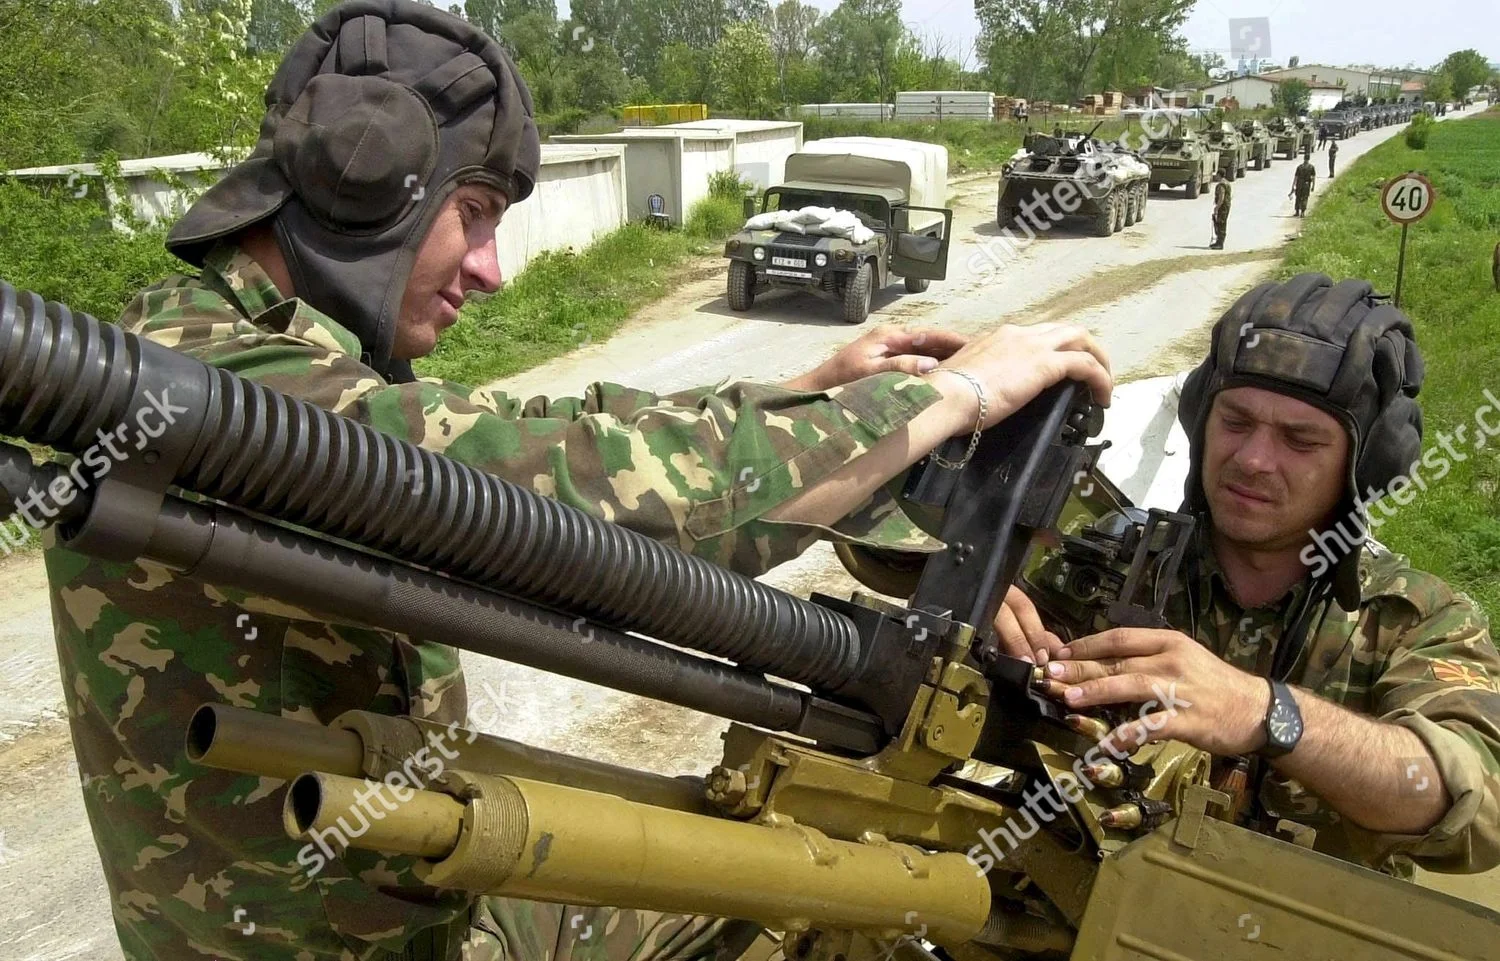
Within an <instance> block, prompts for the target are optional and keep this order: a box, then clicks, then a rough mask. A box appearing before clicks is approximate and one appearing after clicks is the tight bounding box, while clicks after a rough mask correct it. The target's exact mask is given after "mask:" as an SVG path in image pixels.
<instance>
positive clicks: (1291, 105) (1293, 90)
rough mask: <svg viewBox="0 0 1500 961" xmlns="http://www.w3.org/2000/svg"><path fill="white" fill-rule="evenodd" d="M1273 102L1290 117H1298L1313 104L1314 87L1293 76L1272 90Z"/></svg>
mask: <svg viewBox="0 0 1500 961" xmlns="http://www.w3.org/2000/svg"><path fill="white" fill-rule="evenodd" d="M1271 102H1272V103H1273V104H1274V105H1275V106H1276V109H1277V110H1280V111H1281V112H1282V113H1284V114H1286V115H1287V116H1288V117H1298V116H1301V115H1302V113H1303V112H1304V111H1305V110H1307V108H1308V107H1310V106H1311V105H1312V87H1310V86H1308V85H1307V83H1305V82H1304V81H1302V80H1298V79H1296V78H1295V77H1293V78H1292V79H1290V80H1283V81H1281V82H1280V83H1278V84H1277V85H1276V89H1274V90H1272V91H1271Z"/></svg>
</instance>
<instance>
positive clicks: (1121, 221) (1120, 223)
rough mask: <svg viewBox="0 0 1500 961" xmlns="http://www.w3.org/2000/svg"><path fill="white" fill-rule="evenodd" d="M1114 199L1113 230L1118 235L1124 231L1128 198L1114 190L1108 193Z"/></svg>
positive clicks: (1128, 205) (1121, 192)
mask: <svg viewBox="0 0 1500 961" xmlns="http://www.w3.org/2000/svg"><path fill="white" fill-rule="evenodd" d="M1110 196H1111V197H1113V198H1115V229H1114V231H1113V232H1114V233H1119V232H1120V231H1122V230H1124V229H1125V215H1126V214H1128V213H1129V212H1130V196H1129V194H1127V193H1126V192H1125V191H1123V190H1115V191H1113V192H1111V193H1110Z"/></svg>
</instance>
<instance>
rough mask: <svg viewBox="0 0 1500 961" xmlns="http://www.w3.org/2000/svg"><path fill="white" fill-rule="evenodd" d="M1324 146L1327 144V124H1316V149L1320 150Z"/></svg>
mask: <svg viewBox="0 0 1500 961" xmlns="http://www.w3.org/2000/svg"><path fill="white" fill-rule="evenodd" d="M1326 146H1328V125H1327V124H1324V123H1320V124H1318V149H1319V150H1322V149H1323V148H1324V147H1326Z"/></svg>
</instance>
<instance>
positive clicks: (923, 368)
mask: <svg viewBox="0 0 1500 961" xmlns="http://www.w3.org/2000/svg"><path fill="white" fill-rule="evenodd" d="M938 363H939V361H938V359H937V358H936V357H925V356H919V355H917V354H902V355H900V356H899V357H887V358H885V359H884V360H881V361H879V362H878V363H876V364H875V370H874V371H873V373H884V372H886V371H900V372H901V373H903V374H918V375H920V374H925V373H927V372H928V371H930V370H934V369H936V367H937V365H938Z"/></svg>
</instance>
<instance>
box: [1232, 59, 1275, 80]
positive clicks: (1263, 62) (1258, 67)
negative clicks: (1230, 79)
mask: <svg viewBox="0 0 1500 961" xmlns="http://www.w3.org/2000/svg"><path fill="white" fill-rule="evenodd" d="M1280 69H1281V64H1279V63H1276V62H1275V61H1272V60H1267V59H1265V58H1259V59H1256V58H1250V59H1245V58H1241V59H1240V62H1239V63H1238V64H1236V65H1235V68H1234V75H1235V76H1236V77H1253V76H1255V75H1256V74H1261V73H1268V72H1270V71H1272V70H1280Z"/></svg>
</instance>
